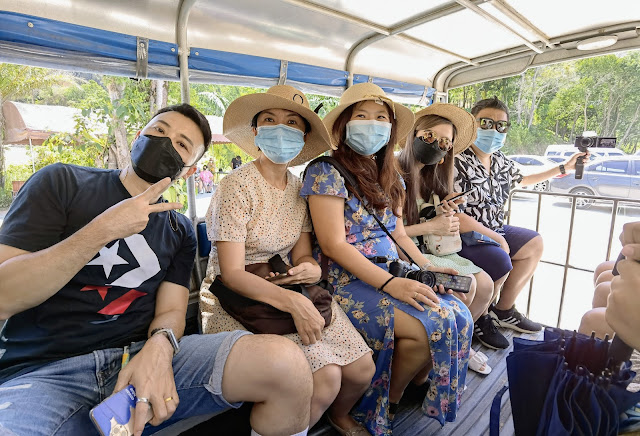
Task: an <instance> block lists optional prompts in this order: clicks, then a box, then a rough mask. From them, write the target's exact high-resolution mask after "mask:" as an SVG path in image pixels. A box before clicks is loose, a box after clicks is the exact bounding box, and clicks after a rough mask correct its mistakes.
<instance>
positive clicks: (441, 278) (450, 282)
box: [433, 272, 471, 294]
mask: <svg viewBox="0 0 640 436" xmlns="http://www.w3.org/2000/svg"><path fill="white" fill-rule="evenodd" d="M433 274H435V276H436V285H442V286H444V288H445V289H451V290H452V291H455V292H462V293H464V294H466V293H468V292H469V290H470V289H471V277H467V276H461V275H453V274H446V273H440V272H434V273H433Z"/></svg>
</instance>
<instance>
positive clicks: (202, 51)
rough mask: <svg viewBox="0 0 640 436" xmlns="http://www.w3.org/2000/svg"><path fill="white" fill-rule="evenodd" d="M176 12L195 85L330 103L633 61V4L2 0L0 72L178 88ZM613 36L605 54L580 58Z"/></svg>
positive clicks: (426, 98)
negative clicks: (120, 78)
mask: <svg viewBox="0 0 640 436" xmlns="http://www.w3.org/2000/svg"><path fill="white" fill-rule="evenodd" d="M181 5H183V8H184V6H185V5H187V7H190V12H188V17H189V18H188V26H187V38H188V47H189V69H190V80H191V81H196V82H197V81H201V82H209V83H223V84H236V85H246V86H270V85H273V84H276V83H282V82H286V83H290V84H292V85H294V86H299V87H300V88H302V89H303V90H304V91H306V92H316V93H321V94H328V95H340V94H341V93H342V91H343V90H344V89H345V87H346V86H347V84H348V83H350V81H352V83H359V82H364V81H373V82H374V83H376V84H379V85H380V86H382V87H383V89H385V91H386V92H388V93H390V94H391V96H392V97H393V98H394V99H397V100H400V101H403V102H409V103H419V104H429V103H430V102H431V101H432V100H433V98H434V96H435V97H436V98H437V99H443V98H444V97H443V94H438V93H437V92H436V91H439V92H441V93H444V92H446V91H447V90H448V89H450V88H455V87H459V86H463V85H467V84H471V83H476V82H481V81H486V80H491V79H495V78H499V77H506V76H510V75H514V74H518V73H520V72H521V71H524V70H525V69H527V68H529V67H533V66H538V65H546V64H549V63H553V62H560V61H564V60H570V59H578V58H582V57H588V56H594V55H598V54H604V53H611V52H618V51H624V50H629V49H635V48H639V47H640V36H639V35H638V27H639V26H640V7H638V5H637V2H636V1H634V0H609V1H607V2H603V1H601V0H563V1H558V0H536V1H531V0H457V1H447V0H429V1H425V0H420V1H419V0H395V1H392V2H391V1H388V0H322V1H320V0H315V1H308V0H260V1H256V0H197V1H195V0H182V2H178V1H175V0H135V1H131V0H108V1H107V0H3V2H2V5H1V6H0V61H2V62H14V63H24V64H28V65H40V66H47V67H55V68H67V69H69V68H72V69H75V70H85V71H92V72H99V73H104V74H116V75H125V76H130V77H150V78H164V79H169V80H177V79H178V77H179V76H178V56H177V55H178V46H177V44H176V41H177V39H178V33H179V26H178V25H177V24H176V23H177V22H178V18H179V16H180V10H181V9H180V8H181ZM183 13H184V11H183ZM608 36H612V37H615V39H616V42H615V44H613V45H612V46H609V47H602V48H596V49H591V50H586V51H584V50H579V49H578V44H579V43H581V42H583V41H584V40H586V39H589V38H593V37H608ZM147 40H148V42H147ZM594 43H595V44H596V47H597V43H598V41H595V42H594ZM145 45H146V46H145Z"/></svg>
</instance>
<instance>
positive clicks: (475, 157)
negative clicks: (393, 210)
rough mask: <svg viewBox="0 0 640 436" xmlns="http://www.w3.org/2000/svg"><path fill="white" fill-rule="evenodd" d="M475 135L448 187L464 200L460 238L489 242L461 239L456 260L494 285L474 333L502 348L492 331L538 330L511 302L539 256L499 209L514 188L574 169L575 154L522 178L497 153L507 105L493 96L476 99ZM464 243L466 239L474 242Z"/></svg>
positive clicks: (526, 234) (530, 234)
mask: <svg viewBox="0 0 640 436" xmlns="http://www.w3.org/2000/svg"><path fill="white" fill-rule="evenodd" d="M471 114H472V115H473V116H474V117H475V118H476V123H477V127H478V131H477V133H478V135H477V139H476V140H475V142H474V144H472V145H471V147H469V148H468V149H467V150H465V151H464V152H462V153H460V154H459V155H458V156H456V160H455V168H454V186H455V190H456V191H457V192H466V191H468V190H470V189H472V188H475V191H474V192H472V193H470V194H469V195H467V203H466V205H465V206H464V208H463V212H464V213H461V214H459V217H460V233H466V232H472V231H475V232H478V233H481V234H482V235H484V236H485V237H489V238H490V239H491V240H493V241H489V242H486V241H485V242H478V243H475V244H474V243H473V242H471V244H474V245H468V244H466V243H465V238H463V244H462V251H460V253H459V254H460V255H461V256H462V257H466V258H467V259H469V260H471V261H472V262H473V263H475V264H476V265H478V266H479V267H481V268H482V269H483V270H485V271H486V272H487V273H488V274H489V275H490V276H491V278H492V279H493V281H494V283H495V288H494V297H495V296H496V295H497V294H498V291H500V288H501V287H502V290H501V292H500V297H499V299H498V301H497V302H496V303H495V304H492V305H491V307H490V308H489V314H488V315H485V316H483V317H481V318H480V319H478V321H476V323H475V328H474V334H475V336H476V338H477V339H478V340H479V341H480V342H481V343H482V344H484V345H485V346H487V347H489V348H494V349H498V348H508V347H509V341H508V340H507V339H506V338H505V337H504V336H503V335H502V334H501V333H500V332H499V331H498V329H497V328H496V325H497V326H500V327H504V328H510V329H513V330H516V331H519V332H523V333H533V332H537V331H539V330H540V329H541V328H542V326H541V325H540V324H538V323H536V322H533V321H531V320H529V319H527V318H526V317H525V316H524V315H523V314H521V313H520V312H518V311H517V310H516V308H515V301H516V298H517V297H518V294H520V292H521V291H522V289H523V288H524V286H525V284H526V283H527V282H528V281H529V279H530V278H531V276H532V275H533V273H534V271H535V269H536V267H537V265H538V262H539V261H540V258H541V257H542V249H543V244H542V237H541V236H540V234H538V233H537V232H535V231H533V230H530V229H525V228H522V227H516V226H510V225H507V224H504V205H505V203H506V201H507V199H508V197H509V192H510V191H511V189H512V188H513V187H515V185H524V186H526V185H535V184H536V183H539V182H542V181H544V180H547V179H549V178H551V177H553V176H556V175H558V174H561V173H562V174H564V173H566V172H567V171H572V170H574V169H575V166H576V161H577V159H578V157H579V156H585V155H587V156H588V152H587V153H576V154H574V155H573V156H571V158H570V159H569V160H567V161H566V162H565V163H564V164H562V165H559V166H558V167H557V168H552V169H549V170H547V171H544V172H541V173H538V174H530V175H527V176H525V175H523V174H522V173H521V172H520V171H519V170H518V168H516V166H515V164H514V162H513V161H512V160H511V159H509V158H508V157H507V156H505V155H504V153H502V152H501V151H500V149H501V148H502V147H503V146H504V142H505V138H506V136H507V132H508V131H509V128H510V127H511V123H510V122H509V109H508V108H507V105H505V104H504V103H503V102H501V101H500V100H498V99H497V98H496V97H493V98H489V99H485V100H481V101H479V102H478V103H476V105H475V106H474V107H473V108H472V109H471ZM478 239H479V238H475V239H474V238H469V239H468V240H472V241H475V240H478Z"/></svg>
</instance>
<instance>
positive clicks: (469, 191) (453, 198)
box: [438, 186, 477, 206]
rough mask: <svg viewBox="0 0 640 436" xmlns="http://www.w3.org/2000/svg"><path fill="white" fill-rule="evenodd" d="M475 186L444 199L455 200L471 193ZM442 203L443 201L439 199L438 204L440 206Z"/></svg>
mask: <svg viewBox="0 0 640 436" xmlns="http://www.w3.org/2000/svg"><path fill="white" fill-rule="evenodd" d="M476 189H477V188H476V187H475V186H474V187H473V188H471V189H469V190H468V191H465V192H463V193H462V194H458V195H456V196H455V197H451V198H450V199H448V200H446V201H454V200H457V199H458V198H460V197H464V196H465V195H468V194H470V193H472V192H473V191H475V190H476ZM443 204H444V201H441V202H440V204H439V205H438V206H442V205H443Z"/></svg>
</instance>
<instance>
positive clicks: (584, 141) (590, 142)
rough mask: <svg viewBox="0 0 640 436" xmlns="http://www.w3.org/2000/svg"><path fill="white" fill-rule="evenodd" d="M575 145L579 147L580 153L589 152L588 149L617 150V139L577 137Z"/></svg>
mask: <svg viewBox="0 0 640 436" xmlns="http://www.w3.org/2000/svg"><path fill="white" fill-rule="evenodd" d="M574 145H575V146H576V147H578V148H579V149H580V151H587V150H586V149H587V148H588V147H606V148H615V146H616V138H607V137H602V136H577V137H576V142H575V144H574ZM583 148H584V150H583Z"/></svg>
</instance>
